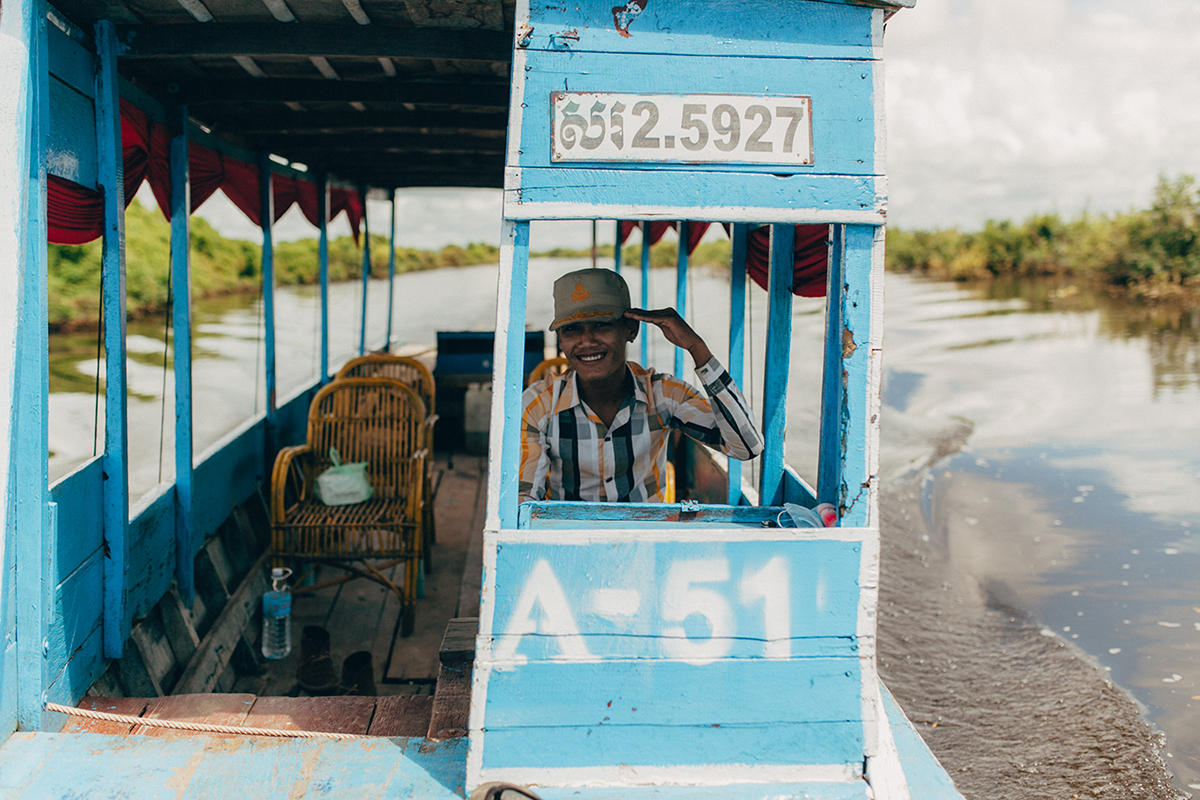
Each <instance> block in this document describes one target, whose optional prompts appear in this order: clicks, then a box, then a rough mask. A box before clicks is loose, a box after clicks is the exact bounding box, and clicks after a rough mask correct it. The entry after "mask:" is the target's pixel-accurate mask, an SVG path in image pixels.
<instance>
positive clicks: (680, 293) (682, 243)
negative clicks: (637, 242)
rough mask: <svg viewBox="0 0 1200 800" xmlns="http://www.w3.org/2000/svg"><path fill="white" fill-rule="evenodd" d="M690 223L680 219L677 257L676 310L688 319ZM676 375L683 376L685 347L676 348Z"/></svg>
mask: <svg viewBox="0 0 1200 800" xmlns="http://www.w3.org/2000/svg"><path fill="white" fill-rule="evenodd" d="M689 227H690V223H689V222H688V221H687V220H686V219H684V220H680V221H679V254H678V256H677V257H676V259H675V310H676V311H678V312H679V316H681V317H683V318H684V319H687V271H688V233H689ZM675 377H677V378H682V377H683V348H681V347H676V348H675Z"/></svg>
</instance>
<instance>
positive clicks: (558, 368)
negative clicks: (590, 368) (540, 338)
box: [525, 356, 570, 386]
mask: <svg viewBox="0 0 1200 800" xmlns="http://www.w3.org/2000/svg"><path fill="white" fill-rule="evenodd" d="M568 369H570V367H568V366H567V359H566V358H564V357H562V356H559V357H558V358H547V359H546V360H545V361H543V362H542V363H540V364H538V365H537V366H536V367H534V368H533V371H532V372H530V373H529V380H527V381H526V382H525V385H526V386H532V385H533V384H535V383H537V382H538V381H540V380H541V379H542V378H545V377H546V376H548V375H562V374H563V373H565V372H566V371H567V370H568Z"/></svg>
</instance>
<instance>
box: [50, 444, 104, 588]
mask: <svg viewBox="0 0 1200 800" xmlns="http://www.w3.org/2000/svg"><path fill="white" fill-rule="evenodd" d="M102 484H103V459H100V458H93V459H92V460H91V461H88V462H87V463H86V464H84V465H83V466H82V467H80V468H79V469H77V470H75V471H74V472H72V473H71V474H70V475H67V476H66V477H65V478H63V479H62V480H60V481H59V482H58V483H56V484H54V485H53V486H51V487H50V499H51V500H52V501H54V502H55V503H57V504H58V539H57V545H56V547H57V556H58V557H57V564H56V567H55V581H54V582H55V584H61V583H62V582H63V581H64V580H66V579H67V577H68V576H69V575H70V574H71V573H73V572H74V571H75V570H76V569H78V568H79V566H80V565H81V564H83V562H84V560H85V559H87V558H88V557H89V556H91V555H93V554H94V553H95V552H96V550H97V549H99V548H100V547H101V545H102V544H103V543H104V532H103V530H101V517H100V514H101V509H102V507H103V505H102V494H103V486H102Z"/></svg>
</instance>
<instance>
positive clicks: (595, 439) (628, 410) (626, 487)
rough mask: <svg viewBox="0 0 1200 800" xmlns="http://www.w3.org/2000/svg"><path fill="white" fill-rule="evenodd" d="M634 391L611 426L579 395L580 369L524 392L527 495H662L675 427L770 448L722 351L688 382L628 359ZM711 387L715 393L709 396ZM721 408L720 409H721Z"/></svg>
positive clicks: (743, 453) (713, 441) (741, 456)
mask: <svg viewBox="0 0 1200 800" xmlns="http://www.w3.org/2000/svg"><path fill="white" fill-rule="evenodd" d="M627 365H628V368H629V371H630V372H631V373H632V374H633V394H632V395H631V396H630V397H628V398H627V399H626V400H625V404H624V405H622V406H621V408H620V410H619V411H617V415H616V417H614V418H613V422H612V425H611V426H605V424H604V423H603V422H601V421H600V418H599V417H598V416H596V413H595V412H594V411H592V410H591V409H590V408H588V406H587V404H586V403H584V402H583V400H582V399H581V398H580V396H579V387H578V385H577V384H576V378H575V372H574V371H570V372H567V373H566V374H565V375H560V376H556V377H551V378H545V379H543V380H541V381H538V382H537V383H535V384H533V385H532V386H530V387H529V388H528V389H526V390H525V393H524V395H522V397H521V408H522V413H521V476H520V495H521V501H522V502H524V501H525V500H589V501H593V502H596V501H607V502H618V503H631V502H632V503H638V502H649V503H661V502H662V501H663V496H662V495H663V490H664V488H665V478H664V476H665V475H666V470H667V457H668V455H669V454H668V452H667V451H668V447H667V445H668V444H669V442H670V433H671V431H672V430H676V429H677V430H680V431H683V433H684V434H686V435H687V436H690V437H691V438H693V439H695V440H696V441H697V442H700V443H701V444H705V445H708V446H709V447H713V448H716V449H718V450H720V451H721V452H722V453H725V454H726V455H728V456H729V457H731V458H736V459H738V460H739V461H745V460H747V459H751V458H754V457H755V456H757V455H758V454H759V453H761V452H762V449H763V440H762V436H761V435H760V434H759V432H758V429H757V428H756V427H755V426H754V422H753V421H752V420H751V418H750V409H749V406H747V404H746V399H745V398H744V397H743V396H742V393H741V391H740V390H739V389H738V387H737V385H736V384H735V383H734V382H733V379H732V378H731V377H730V376H729V373H728V372H727V371H726V370H725V368H724V367H723V366H721V363H720V362H719V361H717V359H716V358H713V359H710V360H709V362H708V363H707V364H705V365H704V366H702V367H700V368H698V369H697V370H696V375H697V376H698V377H699V378H700V382H701V384H702V385H703V386H704V391H705V394H701V393H700V392H698V391H697V390H696V389H694V388H693V387H692V386H691V385H689V384H688V383H686V382H684V381H682V380H680V379H678V378H676V377H674V376H672V375H664V374H662V373H660V372H655V371H653V370H647V369H645V368H643V367H642V366H640V365H638V364H635V363H633V362H627ZM705 395H707V397H706V396H705ZM714 409H716V410H715V412H714Z"/></svg>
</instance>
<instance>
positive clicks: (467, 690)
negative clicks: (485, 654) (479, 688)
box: [429, 664, 471, 739]
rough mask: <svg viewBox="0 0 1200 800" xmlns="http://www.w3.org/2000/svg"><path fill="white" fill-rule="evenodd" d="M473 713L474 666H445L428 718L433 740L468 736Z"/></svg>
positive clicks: (439, 675)
mask: <svg viewBox="0 0 1200 800" xmlns="http://www.w3.org/2000/svg"><path fill="white" fill-rule="evenodd" d="M470 716H471V666H470V664H465V665H462V666H458V667H451V666H445V665H443V666H442V669H441V671H440V672H439V674H438V682H437V689H436V691H435V692H434V695H433V713H432V714H431V715H430V719H429V738H430V739H453V738H455V737H457V736H466V735H467V726H468V722H469V719H470Z"/></svg>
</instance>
